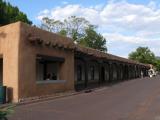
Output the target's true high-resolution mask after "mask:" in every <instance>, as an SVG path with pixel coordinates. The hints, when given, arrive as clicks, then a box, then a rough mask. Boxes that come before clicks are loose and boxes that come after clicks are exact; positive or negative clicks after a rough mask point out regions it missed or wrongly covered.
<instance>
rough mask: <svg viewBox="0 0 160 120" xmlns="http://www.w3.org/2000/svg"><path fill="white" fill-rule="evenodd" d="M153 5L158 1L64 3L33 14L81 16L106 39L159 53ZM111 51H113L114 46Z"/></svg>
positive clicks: (158, 20) (159, 13) (159, 16)
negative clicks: (146, 47) (104, 3)
mask: <svg viewBox="0 0 160 120" xmlns="http://www.w3.org/2000/svg"><path fill="white" fill-rule="evenodd" d="M157 6H159V5H157V4H156V3H155V1H153V0H152V1H151V2H149V3H148V5H143V4H131V3H128V2H126V1H118V2H117V1H115V0H112V1H109V2H108V3H107V4H106V5H103V4H100V5H96V6H89V7H84V6H82V5H78V4H67V5H65V6H58V7H55V8H53V9H52V10H48V9H46V10H43V11H41V12H40V13H39V15H38V16H37V18H38V19H39V20H41V19H42V18H43V17H45V16H48V17H50V18H54V19H59V20H63V19H65V18H67V17H69V16H72V15H76V16H81V17H85V18H86V19H87V20H89V21H90V22H91V23H92V24H96V25H98V26H99V27H100V32H101V33H102V34H103V35H104V36H105V37H106V39H107V40H109V44H110V43H111V42H115V41H116V42H119V43H120V42H125V43H126V44H128V45H129V46H132V47H133V48H134V47H135V46H141V45H147V46H149V47H150V48H151V49H152V50H153V51H154V52H155V53H157V54H158V55H160V53H158V52H159V51H158V50H159V49H158V48H159V47H158V46H157V44H159V43H160V29H159V26H160V9H159V8H158V7H157ZM112 47H114V46H112ZM157 51H158V52H157ZM111 52H112V53H114V50H113V51H111ZM115 54H116V53H115Z"/></svg>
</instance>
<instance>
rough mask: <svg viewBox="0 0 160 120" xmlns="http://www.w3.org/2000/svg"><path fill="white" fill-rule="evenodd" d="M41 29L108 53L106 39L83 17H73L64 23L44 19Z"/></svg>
mask: <svg viewBox="0 0 160 120" xmlns="http://www.w3.org/2000/svg"><path fill="white" fill-rule="evenodd" d="M41 28H42V29H45V30H47V31H50V32H55V33H58V34H60V35H63V36H67V37H70V38H72V39H73V40H74V41H75V42H76V43H77V44H81V45H83V46H86V47H91V48H94V49H99V50H101V51H107V48H106V39H105V38H104V37H103V36H102V35H101V34H99V33H97V32H96V27H95V26H94V25H91V24H90V23H89V21H87V20H86V19H85V18H83V17H76V16H71V17H68V18H67V19H65V20H64V21H60V20H54V19H50V18H48V17H45V18H43V19H42V24H41Z"/></svg>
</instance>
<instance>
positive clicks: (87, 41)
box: [79, 26, 107, 51]
mask: <svg viewBox="0 0 160 120" xmlns="http://www.w3.org/2000/svg"><path fill="white" fill-rule="evenodd" d="M94 28H95V27H94V26H90V27H88V28H87V29H86V30H85V33H86V34H85V35H84V37H83V38H82V39H81V40H80V42H79V44H81V45H83V46H86V47H90V48H94V49H98V50H100V51H107V47H106V39H105V38H104V37H103V36H102V35H101V34H99V33H97V32H96V31H95V29H94Z"/></svg>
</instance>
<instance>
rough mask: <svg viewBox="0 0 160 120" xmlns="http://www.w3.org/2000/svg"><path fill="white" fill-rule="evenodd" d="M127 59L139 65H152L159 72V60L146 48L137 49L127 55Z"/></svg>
mask: <svg viewBox="0 0 160 120" xmlns="http://www.w3.org/2000/svg"><path fill="white" fill-rule="evenodd" d="M129 59H132V60H136V61H138V62H141V63H146V64H152V65H154V66H155V67H156V68H157V70H158V71H160V59H159V58H157V57H155V55H154V53H153V52H152V51H151V50H150V49H149V48H148V47H138V48H137V49H136V51H134V52H131V53H130V54H129Z"/></svg>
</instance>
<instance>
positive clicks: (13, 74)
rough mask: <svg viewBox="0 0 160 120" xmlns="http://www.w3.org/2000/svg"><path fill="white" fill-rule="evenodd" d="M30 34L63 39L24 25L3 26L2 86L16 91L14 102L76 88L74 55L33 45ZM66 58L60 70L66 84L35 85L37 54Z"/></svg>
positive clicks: (0, 50) (0, 48)
mask: <svg viewBox="0 0 160 120" xmlns="http://www.w3.org/2000/svg"><path fill="white" fill-rule="evenodd" d="M28 34H32V35H33V36H37V37H40V38H42V39H43V40H49V41H52V40H55V39H58V40H59V39H63V38H61V37H60V36H57V35H56V34H52V33H50V32H46V31H43V30H41V29H38V28H35V27H31V26H29V25H27V24H24V23H22V22H17V23H13V24H9V25H7V26H3V27H0V57H1V58H2V57H3V85H6V86H7V87H8V88H10V90H13V102H18V101H19V100H20V99H23V98H27V97H33V96H41V95H42V96H43V95H49V94H53V93H55V92H57V91H58V92H59V91H65V90H73V89H74V52H73V51H71V50H62V49H58V48H53V47H51V48H48V47H46V46H34V45H32V44H31V43H30V42H29V41H28V40H27V38H28ZM37 54H41V55H47V56H53V57H54V56H55V57H63V58H65V62H64V63H62V64H61V67H60V70H59V77H60V80H66V82H65V83H45V84H37V83H36V55H37Z"/></svg>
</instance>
